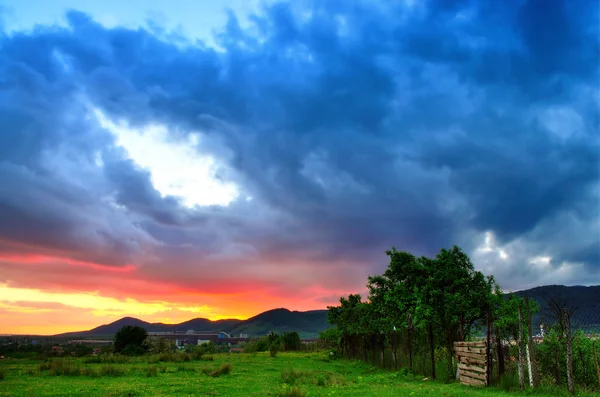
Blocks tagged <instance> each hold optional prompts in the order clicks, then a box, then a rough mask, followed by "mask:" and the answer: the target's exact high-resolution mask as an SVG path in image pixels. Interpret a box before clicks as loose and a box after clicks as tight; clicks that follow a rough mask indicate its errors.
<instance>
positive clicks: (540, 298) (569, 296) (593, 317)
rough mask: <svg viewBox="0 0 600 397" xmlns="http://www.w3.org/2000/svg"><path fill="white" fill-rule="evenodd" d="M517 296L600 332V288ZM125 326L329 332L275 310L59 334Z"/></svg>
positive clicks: (315, 315)
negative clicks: (564, 311)
mask: <svg viewBox="0 0 600 397" xmlns="http://www.w3.org/2000/svg"><path fill="white" fill-rule="evenodd" d="M514 294H515V295H518V296H521V297H524V296H528V297H529V298H531V299H535V300H536V301H537V302H538V303H539V305H540V311H539V313H538V314H537V315H535V316H534V318H533V323H534V326H535V327H537V326H539V323H540V322H546V323H548V322H551V321H553V319H552V311H551V310H550V307H549V305H548V302H549V301H551V300H554V301H555V302H557V303H558V304H559V305H560V306H561V307H565V308H569V309H571V310H573V312H574V313H573V317H572V323H573V325H574V326H575V327H585V328H594V329H596V328H597V330H598V331H600V285H597V286H592V287H582V286H573V287H566V286H563V285H547V286H543V287H536V288H531V289H528V290H523V291H516V292H514ZM125 325H138V326H140V327H143V328H145V329H146V330H147V331H148V332H168V331H187V330H190V329H193V330H196V331H225V332H227V333H229V334H231V335H232V336H239V335H240V334H248V335H250V336H261V335H267V334H268V333H269V332H271V331H273V332H277V333H283V332H286V331H297V332H298V333H299V334H300V336H301V337H303V338H314V337H316V336H317V335H318V334H319V332H321V331H323V330H325V329H327V328H328V327H329V325H328V324H327V310H313V311H306V312H300V311H290V310H287V309H274V310H269V311H266V312H264V313H261V314H258V315H256V316H254V317H251V318H249V319H247V320H237V319H229V320H217V321H211V320H208V319H205V318H194V319H192V320H188V321H185V322H183V323H179V324H164V323H148V322H146V321H143V320H139V319H137V318H133V317H124V318H122V319H120V320H117V321H115V322H113V323H110V324H105V325H101V326H99V327H96V328H94V329H91V330H89V331H78V332H69V333H65V334H60V335H56V336H61V337H78V338H86V337H95V338H102V337H105V338H107V337H112V336H113V335H114V334H115V333H116V332H117V331H118V330H119V329H120V328H121V327H123V326H125Z"/></svg>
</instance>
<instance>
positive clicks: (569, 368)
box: [563, 309, 575, 395]
mask: <svg viewBox="0 0 600 397" xmlns="http://www.w3.org/2000/svg"><path fill="white" fill-rule="evenodd" d="M563 313H564V318H565V338H566V342H567V387H568V388H569V393H571V395H573V394H574V393H575V386H574V385H573V346H571V342H572V340H571V319H570V318H569V310H568V309H564V310H563Z"/></svg>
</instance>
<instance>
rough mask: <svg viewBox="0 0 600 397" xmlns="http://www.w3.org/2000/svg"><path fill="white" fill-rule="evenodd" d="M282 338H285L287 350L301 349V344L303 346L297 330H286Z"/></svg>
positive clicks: (284, 343)
mask: <svg viewBox="0 0 600 397" xmlns="http://www.w3.org/2000/svg"><path fill="white" fill-rule="evenodd" d="M281 339H282V340H283V348H284V349H285V351H286V352H287V351H297V350H300V346H302V341H301V340H300V335H299V334H298V333H297V332H296V331H293V332H285V333H284V334H283V337H282V338H281Z"/></svg>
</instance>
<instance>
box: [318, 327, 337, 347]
mask: <svg viewBox="0 0 600 397" xmlns="http://www.w3.org/2000/svg"><path fill="white" fill-rule="evenodd" d="M341 337H342V333H341V332H340V329H339V328H338V327H331V328H327V329H326V330H325V331H322V332H319V344H320V345H321V346H323V347H326V348H332V347H339V346H340V338H341Z"/></svg>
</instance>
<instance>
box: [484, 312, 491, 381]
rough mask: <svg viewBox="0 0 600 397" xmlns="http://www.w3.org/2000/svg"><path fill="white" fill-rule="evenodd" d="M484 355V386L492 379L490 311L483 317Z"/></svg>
mask: <svg viewBox="0 0 600 397" xmlns="http://www.w3.org/2000/svg"><path fill="white" fill-rule="evenodd" d="M485 325H486V331H485V356H486V366H485V383H486V386H489V385H490V384H491V380H492V352H491V349H490V346H491V343H490V342H491V339H492V338H491V336H492V314H491V313H490V312H488V313H487V316H486V317H485Z"/></svg>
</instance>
